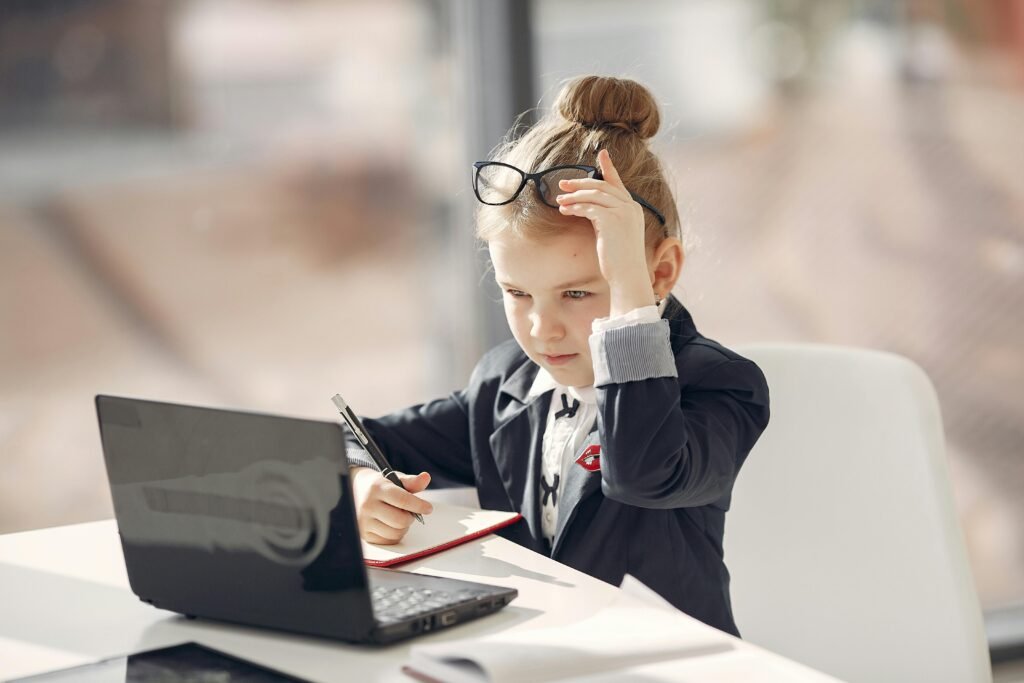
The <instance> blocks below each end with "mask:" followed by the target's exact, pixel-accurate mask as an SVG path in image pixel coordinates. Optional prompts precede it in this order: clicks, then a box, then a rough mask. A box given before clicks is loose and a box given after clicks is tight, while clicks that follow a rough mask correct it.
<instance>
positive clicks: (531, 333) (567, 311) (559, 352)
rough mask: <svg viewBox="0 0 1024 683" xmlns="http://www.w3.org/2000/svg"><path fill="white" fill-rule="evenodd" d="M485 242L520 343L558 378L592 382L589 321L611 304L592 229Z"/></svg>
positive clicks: (583, 383) (568, 382)
mask: <svg viewBox="0 0 1024 683" xmlns="http://www.w3.org/2000/svg"><path fill="white" fill-rule="evenodd" d="M488 247H489V248H490V252H491V261H492V263H493V264H494V279H495V280H497V282H498V286H500V287H501V289H502V291H503V293H504V294H503V299H504V302H505V317H506V318H508V324H509V327H510V328H512V335H513V336H514V337H515V339H516V341H517V342H519V346H520V347H522V349H523V351H525V352H526V355H527V356H529V357H530V359H531V360H532V361H533V362H534V363H536V364H537V365H539V366H541V367H542V368H545V369H546V370H547V371H548V372H550V373H551V375H552V377H554V378H555V380H556V381H558V382H559V383H561V384H563V385H565V386H572V387H585V386H590V385H591V384H593V383H594V365H593V362H592V361H591V358H590V344H589V342H588V338H589V337H590V332H591V323H592V322H593V320H594V318H601V317H606V316H607V315H608V312H609V310H610V307H611V302H610V298H609V289H608V282H607V281H606V280H605V279H604V277H603V276H602V275H601V268H600V265H599V263H598V260H597V241H596V238H595V235H594V229H593V228H592V227H590V226H589V225H586V226H573V227H569V228H566V230H565V231H564V232H562V233H559V234H558V235H555V236H553V237H547V238H544V239H542V240H534V239H529V238H525V237H516V236H514V235H508V234H502V235H499V236H498V237H496V238H494V239H492V240H491V241H490V243H489V244H488Z"/></svg>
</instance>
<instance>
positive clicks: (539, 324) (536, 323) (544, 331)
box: [530, 312, 565, 341]
mask: <svg viewBox="0 0 1024 683" xmlns="http://www.w3.org/2000/svg"><path fill="white" fill-rule="evenodd" d="M530 323H531V324H530V336H532V337H533V338H534V339H539V340H542V341H548V340H553V339H561V338H562V337H563V336H565V326H564V325H562V323H561V321H560V320H559V319H558V318H557V316H554V315H552V314H551V313H549V312H544V313H535V314H533V315H532V316H531V320H530Z"/></svg>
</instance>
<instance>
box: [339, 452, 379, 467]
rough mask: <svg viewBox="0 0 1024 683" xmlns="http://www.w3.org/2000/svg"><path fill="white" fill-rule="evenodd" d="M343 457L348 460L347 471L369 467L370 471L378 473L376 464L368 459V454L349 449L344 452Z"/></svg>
mask: <svg viewBox="0 0 1024 683" xmlns="http://www.w3.org/2000/svg"><path fill="white" fill-rule="evenodd" d="M345 457H346V458H347V459H348V466H349V469H351V468H353V467H369V468H370V469H371V470H377V471H378V472H380V468H379V467H377V464H376V463H375V462H373V460H371V459H370V456H369V454H368V453H367V452H366V451H364V450H363V449H361V448H349V449H346V451H345Z"/></svg>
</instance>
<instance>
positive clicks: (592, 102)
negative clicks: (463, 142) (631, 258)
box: [476, 76, 680, 246]
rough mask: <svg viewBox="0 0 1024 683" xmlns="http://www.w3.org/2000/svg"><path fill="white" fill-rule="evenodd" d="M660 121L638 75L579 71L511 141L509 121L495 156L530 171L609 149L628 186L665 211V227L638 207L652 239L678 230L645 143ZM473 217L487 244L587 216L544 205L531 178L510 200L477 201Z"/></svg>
mask: <svg viewBox="0 0 1024 683" xmlns="http://www.w3.org/2000/svg"><path fill="white" fill-rule="evenodd" d="M660 125H661V117H660V115H659V113H658V105H657V103H656V102H655V100H654V97H653V96H652V95H651V93H650V91H649V90H647V88H645V87H644V86H642V85H640V84H639V83H637V82H636V81H633V80H629V79H621V78H611V77H606V76H581V77H579V78H575V79H573V80H571V81H569V82H567V83H566V84H565V85H563V87H562V90H561V92H559V94H558V98H557V99H556V100H555V104H554V106H553V107H552V110H551V111H550V112H549V113H548V114H547V115H545V116H544V117H543V118H542V119H541V120H540V121H538V122H537V123H536V124H535V125H534V126H533V127H532V128H530V129H529V131H527V132H526V133H525V134H524V135H523V136H522V137H521V138H519V139H518V140H514V139H512V135H513V133H514V131H515V128H514V127H513V129H512V130H511V131H509V135H508V136H506V139H505V141H504V142H502V144H501V145H499V146H498V147H497V149H496V150H495V151H494V153H493V154H492V160H493V161H502V162H504V163H506V164H511V165H512V166H515V167H517V168H520V169H523V170H524V171H526V172H527V173H533V172H535V171H538V170H543V169H545V168H551V167H552V166H559V165H563V164H586V165H589V166H597V165H598V164H597V153H598V151H600V150H601V149H607V150H608V153H609V154H610V155H611V158H612V163H613V164H615V168H616V170H617V171H618V172H619V177H620V178H622V182H623V183H624V184H625V186H626V189H628V190H629V191H630V192H632V193H633V194H635V195H637V196H639V197H643V199H644V200H646V201H647V202H648V203H649V204H651V205H652V206H654V207H655V208H657V209H658V211H660V212H661V213H662V214H663V215H664V217H665V225H662V224H661V222H660V221H659V220H658V219H657V218H656V217H655V216H654V215H653V214H652V213H651V212H650V211H648V210H647V209H644V212H643V213H644V221H645V242H646V244H647V245H648V246H652V245H657V244H658V243H660V242H661V241H662V240H663V239H664V238H666V237H679V235H680V230H679V227H680V226H679V211H678V209H677V208H676V202H675V198H674V197H673V196H672V190H671V189H670V188H669V186H668V183H667V182H666V180H665V174H664V172H663V171H662V168H661V163H660V162H659V161H658V158H657V157H656V156H655V155H654V153H653V152H652V151H651V150H650V147H649V144H648V142H647V141H648V140H649V139H650V138H652V137H654V134H655V133H657V132H658V127H659V126H660ZM476 218H477V220H476V236H477V237H478V238H479V239H481V240H483V241H485V242H486V241H490V240H491V239H493V238H495V237H497V236H498V235H499V234H501V233H505V232H507V231H511V232H512V233H513V234H515V235H517V236H523V237H530V238H543V237H547V236H551V235H554V234H557V233H559V232H562V231H564V230H565V229H566V227H567V226H569V225H572V224H573V223H576V222H578V221H580V220H586V219H582V218H577V217H571V216H563V215H562V214H560V213H559V212H558V210H557V209H554V208H552V207H550V206H547V205H546V204H544V203H543V202H542V201H540V200H539V199H538V197H537V193H536V191H535V189H534V188H533V186H532V183H531V184H530V186H529V187H525V188H523V191H522V193H521V194H520V195H519V197H518V198H517V199H516V200H515V201H514V202H511V203H509V204H505V205H503V206H489V205H486V204H481V205H479V208H478V209H477V215H476Z"/></svg>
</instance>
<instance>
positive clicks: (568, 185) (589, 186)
mask: <svg viewBox="0 0 1024 683" xmlns="http://www.w3.org/2000/svg"><path fill="white" fill-rule="evenodd" d="M558 187H559V189H561V190H563V191H565V192H573V191H575V190H602V191H604V192H607V193H608V194H610V195H612V196H613V197H621V198H622V199H626V198H627V197H628V198H629V199H633V197H632V196H630V194H629V192H628V191H626V189H625V188H620V187H616V186H615V185H612V184H611V183H609V182H608V181H605V180H598V179H597V178H577V179H575V180H559V181H558Z"/></svg>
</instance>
